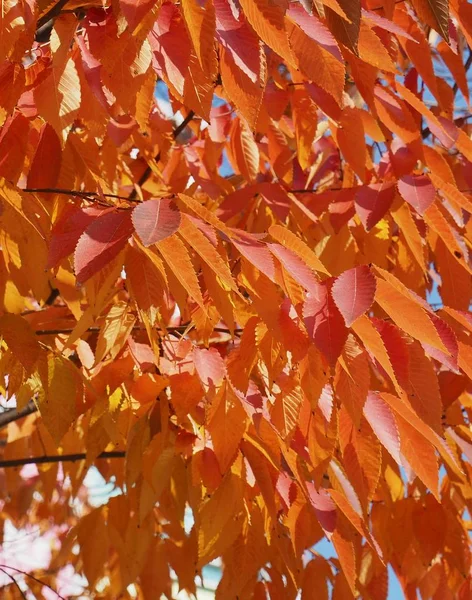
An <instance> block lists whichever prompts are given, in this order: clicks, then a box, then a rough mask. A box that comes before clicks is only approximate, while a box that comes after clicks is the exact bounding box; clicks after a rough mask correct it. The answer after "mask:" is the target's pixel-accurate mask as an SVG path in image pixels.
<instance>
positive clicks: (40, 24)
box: [36, 0, 69, 31]
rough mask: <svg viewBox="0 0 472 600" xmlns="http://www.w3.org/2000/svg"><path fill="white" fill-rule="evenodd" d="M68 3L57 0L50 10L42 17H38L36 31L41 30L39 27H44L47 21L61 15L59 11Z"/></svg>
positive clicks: (66, 0)
mask: <svg viewBox="0 0 472 600" xmlns="http://www.w3.org/2000/svg"><path fill="white" fill-rule="evenodd" d="M68 2H69V0H59V2H57V3H56V4H54V6H53V7H52V8H50V9H49V10H48V12H47V13H46V14H44V15H43V16H42V17H40V18H39V19H38V22H37V24H36V30H37V31H38V30H39V29H41V27H43V25H46V23H47V22H48V21H50V20H51V19H55V18H56V17H58V16H59V14H60V13H61V10H62V9H63V8H64V6H65V5H66V4H67V3H68Z"/></svg>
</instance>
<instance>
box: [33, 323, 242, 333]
mask: <svg viewBox="0 0 472 600" xmlns="http://www.w3.org/2000/svg"><path fill="white" fill-rule="evenodd" d="M101 329H102V328H101V327H89V328H88V329H87V330H86V332H88V333H99V332H100V331H101ZM156 329H157V331H167V332H169V333H173V332H176V333H184V332H185V331H186V330H187V329H188V325H177V326H175V327H166V329H165V330H164V329H162V328H161V327H156ZM73 331H74V329H73V328H72V327H71V328H67V327H66V328H64V329H37V330H36V331H35V333H36V335H61V334H68V333H72V332H73ZM132 331H146V329H145V328H144V327H141V325H135V326H134V327H133V328H132ZM213 331H214V332H215V333H231V331H230V330H229V329H227V328H226V327H215V328H214V329H213ZM242 331H243V330H242V329H234V333H235V334H239V333H242Z"/></svg>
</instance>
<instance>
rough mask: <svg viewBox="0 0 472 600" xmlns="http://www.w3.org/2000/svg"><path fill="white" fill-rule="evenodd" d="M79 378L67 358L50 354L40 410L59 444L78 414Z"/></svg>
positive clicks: (47, 426) (40, 399)
mask: <svg viewBox="0 0 472 600" xmlns="http://www.w3.org/2000/svg"><path fill="white" fill-rule="evenodd" d="M77 383H78V380H77V377H76V376H75V374H74V372H73V366H72V365H71V364H69V363H68V362H67V361H66V360H65V359H63V358H59V357H56V356H54V355H53V354H50V355H49V356H48V361H47V377H46V378H43V388H44V393H43V394H41V395H40V396H39V399H38V404H39V412H40V413H41V417H42V419H43V421H44V424H45V425H46V428H47V430H48V431H49V433H50V434H51V436H52V438H53V440H54V441H55V443H56V444H57V445H59V443H60V441H61V439H62V438H63V437H64V435H65V434H66V433H67V430H68V429H69V427H70V426H71V425H72V423H73V422H74V421H75V419H76V416H77V405H76V396H77V393H78V391H80V390H79V389H78V385H77Z"/></svg>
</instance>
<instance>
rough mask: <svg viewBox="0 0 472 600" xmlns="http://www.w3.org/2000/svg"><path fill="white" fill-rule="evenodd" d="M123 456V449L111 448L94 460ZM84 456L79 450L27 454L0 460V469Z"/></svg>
mask: <svg viewBox="0 0 472 600" xmlns="http://www.w3.org/2000/svg"><path fill="white" fill-rule="evenodd" d="M125 456H126V452H125V451H124V450H112V451H110V452H102V453H101V454H99V455H98V456H97V458H96V459H95V460H98V459H108V458H124V457H125ZM86 458H87V454H86V453H85V452H79V453H77V454H57V455H56V456H51V455H45V456H29V457H27V458H12V459H10V460H0V469H9V468H12V467H23V466H24V465H45V464H52V463H59V462H76V461H78V460H85V459H86Z"/></svg>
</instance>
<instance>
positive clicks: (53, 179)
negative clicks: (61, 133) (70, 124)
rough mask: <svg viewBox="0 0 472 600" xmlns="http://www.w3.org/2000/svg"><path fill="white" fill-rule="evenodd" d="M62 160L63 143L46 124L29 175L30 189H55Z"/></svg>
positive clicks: (42, 129)
mask: <svg viewBox="0 0 472 600" xmlns="http://www.w3.org/2000/svg"><path fill="white" fill-rule="evenodd" d="M52 157H54V159H53V160H51V158H52ZM61 158H62V149H61V141H60V139H59V137H58V135H57V133H56V132H55V131H54V129H53V128H52V127H51V125H49V123H45V124H44V125H43V126H42V128H41V133H40V134H39V142H38V146H37V148H36V152H35V154H34V158H33V162H32V164H31V168H30V171H29V173H28V181H27V183H28V187H29V188H52V187H54V186H55V185H56V183H57V179H58V177H59V172H60V170H61Z"/></svg>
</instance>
